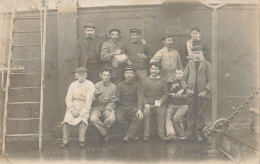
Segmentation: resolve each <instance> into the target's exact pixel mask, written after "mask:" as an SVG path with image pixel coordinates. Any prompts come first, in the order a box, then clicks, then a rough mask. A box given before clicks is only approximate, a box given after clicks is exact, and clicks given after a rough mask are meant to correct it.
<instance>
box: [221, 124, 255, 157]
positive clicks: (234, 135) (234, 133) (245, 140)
mask: <svg viewBox="0 0 260 164" xmlns="http://www.w3.org/2000/svg"><path fill="white" fill-rule="evenodd" d="M259 142H260V139H259V138H258V137H257V134H255V133H253V132H252V131H251V130H250V129H249V128H243V127H241V128H236V129H235V128H234V129H228V130H227V131H225V132H222V133H221V132H219V133H217V134H216V143H217V148H218V150H219V151H220V152H222V153H223V154H225V155H227V156H228V157H229V158H230V159H231V160H233V161H237V162H241V161H245V160H247V159H248V158H251V159H256V158H257V159H258V158H259V156H260V147H259V146H258V143H259Z"/></svg>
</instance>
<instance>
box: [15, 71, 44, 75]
mask: <svg viewBox="0 0 260 164" xmlns="http://www.w3.org/2000/svg"><path fill="white" fill-rule="evenodd" d="M10 74H11V75H39V74H41V73H40V72H31V73H27V72H17V73H10Z"/></svg>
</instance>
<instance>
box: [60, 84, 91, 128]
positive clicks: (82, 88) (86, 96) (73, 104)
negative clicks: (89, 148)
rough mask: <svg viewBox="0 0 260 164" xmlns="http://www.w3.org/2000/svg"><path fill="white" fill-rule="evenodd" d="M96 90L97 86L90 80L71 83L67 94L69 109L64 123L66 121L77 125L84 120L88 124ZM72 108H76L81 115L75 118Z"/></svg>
mask: <svg viewBox="0 0 260 164" xmlns="http://www.w3.org/2000/svg"><path fill="white" fill-rule="evenodd" d="M94 92H95V86H94V84H93V83H92V82H91V81H89V80H86V81H85V82H83V83H79V82H78V81H75V82H73V83H71V85H70V87H69V89H68V93H67V96H66V105H67V109H66V113H65V116H64V120H63V123H65V122H66V123H68V124H69V125H77V124H79V123H80V122H81V121H83V122H84V123H86V124H88V118H89V113H90V110H91V105H92V100H93V97H94ZM72 110H76V111H77V112H78V113H80V116H79V117H77V118H74V117H73V115H72V113H71V111H72ZM63 123H62V124H63Z"/></svg>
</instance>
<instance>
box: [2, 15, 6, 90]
mask: <svg viewBox="0 0 260 164" xmlns="http://www.w3.org/2000/svg"><path fill="white" fill-rule="evenodd" d="M7 17H8V12H6V15H5V29H4V42H3V54H2V55H3V56H2V83H1V88H2V90H3V91H5V90H6V88H5V87H4V79H5V78H4V74H5V71H4V67H5V46H6V45H5V44H6V33H7ZM6 78H7V76H6Z"/></svg>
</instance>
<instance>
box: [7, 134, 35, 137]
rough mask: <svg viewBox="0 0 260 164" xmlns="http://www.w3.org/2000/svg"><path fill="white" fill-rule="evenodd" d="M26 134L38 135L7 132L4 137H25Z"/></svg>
mask: <svg viewBox="0 0 260 164" xmlns="http://www.w3.org/2000/svg"><path fill="white" fill-rule="evenodd" d="M27 136H39V134H8V135H6V137H27Z"/></svg>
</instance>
